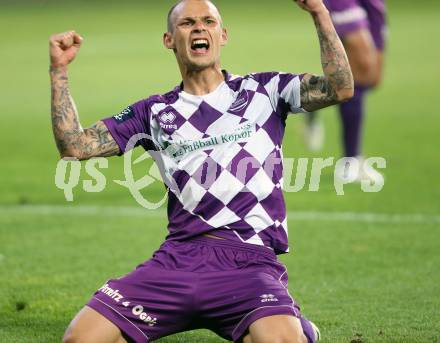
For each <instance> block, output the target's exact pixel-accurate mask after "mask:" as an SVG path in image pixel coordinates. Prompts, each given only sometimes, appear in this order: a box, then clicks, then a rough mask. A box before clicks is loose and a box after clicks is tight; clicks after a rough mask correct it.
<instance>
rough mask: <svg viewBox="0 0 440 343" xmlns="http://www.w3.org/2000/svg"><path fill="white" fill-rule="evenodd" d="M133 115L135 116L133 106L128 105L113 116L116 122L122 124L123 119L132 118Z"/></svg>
mask: <svg viewBox="0 0 440 343" xmlns="http://www.w3.org/2000/svg"><path fill="white" fill-rule="evenodd" d="M134 116H135V113H134V110H133V107H131V106H128V107H127V108H126V109H125V110H123V111H122V112H121V113H119V114H116V115H115V116H113V118H114V119H115V120H116V121H117V122H118V124H122V123H123V122H124V121H126V120H128V119H130V118H133V117H134Z"/></svg>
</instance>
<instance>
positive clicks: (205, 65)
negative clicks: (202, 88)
mask: <svg viewBox="0 0 440 343" xmlns="http://www.w3.org/2000/svg"><path fill="white" fill-rule="evenodd" d="M214 66H215V62H209V61H190V62H189V63H188V64H187V69H188V71H196V72H200V71H203V70H205V69H209V68H212V67H214Z"/></svg>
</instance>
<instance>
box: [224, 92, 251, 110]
mask: <svg viewBox="0 0 440 343" xmlns="http://www.w3.org/2000/svg"><path fill="white" fill-rule="evenodd" d="M249 98H250V96H249V92H248V91H247V90H246V89H245V90H243V91H242V92H241V93H240V94H239V95H238V97H237V99H235V101H234V102H233V103H232V105H231V107H230V108H229V111H228V112H230V113H236V112H240V111H242V110H244V109H245V108H246V106H247V105H248V103H249Z"/></svg>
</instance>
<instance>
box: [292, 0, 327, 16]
mask: <svg viewBox="0 0 440 343" xmlns="http://www.w3.org/2000/svg"><path fill="white" fill-rule="evenodd" d="M294 1H295V2H296V3H297V4H298V6H299V7H301V8H302V9H303V10H305V11H307V12H309V13H312V14H313V13H318V12H320V11H322V10H327V8H326V7H325V5H324V3H323V2H322V0H294Z"/></svg>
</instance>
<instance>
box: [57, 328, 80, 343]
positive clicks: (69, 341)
mask: <svg viewBox="0 0 440 343" xmlns="http://www.w3.org/2000/svg"><path fill="white" fill-rule="evenodd" d="M83 342H85V340H84V339H81V337H80V336H79V335H77V334H75V333H74V332H72V330H69V329H68V330H67V331H66V332H65V334H64V336H63V339H62V340H61V343H83Z"/></svg>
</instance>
